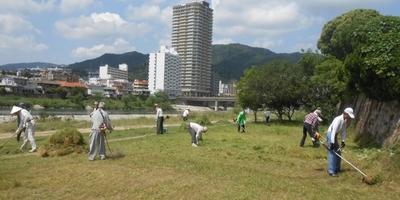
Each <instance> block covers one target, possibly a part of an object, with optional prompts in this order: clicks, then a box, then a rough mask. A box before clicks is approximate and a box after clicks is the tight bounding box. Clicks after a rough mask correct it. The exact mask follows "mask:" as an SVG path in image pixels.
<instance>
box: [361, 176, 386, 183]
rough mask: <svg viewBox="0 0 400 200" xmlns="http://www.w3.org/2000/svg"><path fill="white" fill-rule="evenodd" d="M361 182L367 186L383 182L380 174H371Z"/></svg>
mask: <svg viewBox="0 0 400 200" xmlns="http://www.w3.org/2000/svg"><path fill="white" fill-rule="evenodd" d="M362 180H363V182H364V183H366V184H368V185H376V184H380V183H382V182H383V179H382V176H381V175H380V174H372V175H370V176H367V177H364V178H363V179H362Z"/></svg>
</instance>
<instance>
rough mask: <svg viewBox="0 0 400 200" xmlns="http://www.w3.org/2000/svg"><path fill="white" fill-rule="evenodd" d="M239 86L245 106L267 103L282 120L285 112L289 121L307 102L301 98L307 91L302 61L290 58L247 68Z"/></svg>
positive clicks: (240, 97)
mask: <svg viewBox="0 0 400 200" xmlns="http://www.w3.org/2000/svg"><path fill="white" fill-rule="evenodd" d="M237 89H238V93H237V97H238V102H239V104H240V105H241V106H242V107H243V108H245V107H249V108H250V109H252V110H257V109H258V108H260V107H261V106H262V105H264V106H265V107H268V108H272V109H273V110H274V111H273V113H274V114H276V115H277V116H278V118H279V119H280V120H283V116H286V117H288V119H289V121H291V119H292V116H293V114H294V111H295V110H296V109H297V108H299V106H300V105H302V104H303V103H304V102H303V100H302V98H303V96H304V95H306V93H307V91H308V88H307V85H306V84H305V82H304V75H303V71H302V68H301V67H300V65H298V64H297V63H294V62H292V61H287V60H278V61H273V62H269V63H267V64H266V65H264V66H256V67H252V68H251V69H250V70H246V71H245V76H244V77H242V79H241V80H240V81H239V82H238V84H237Z"/></svg>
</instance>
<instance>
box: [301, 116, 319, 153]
mask: <svg viewBox="0 0 400 200" xmlns="http://www.w3.org/2000/svg"><path fill="white" fill-rule="evenodd" d="M320 114H321V110H316V111H315V112H311V113H308V114H307V115H306V116H305V117H304V123H303V137H302V138H301V141H300V146H301V147H304V142H305V141H306V138H307V133H308V134H309V135H310V137H311V140H312V141H313V146H314V147H315V148H318V147H319V144H318V142H317V141H316V134H315V133H318V132H319V130H318V116H319V115H320Z"/></svg>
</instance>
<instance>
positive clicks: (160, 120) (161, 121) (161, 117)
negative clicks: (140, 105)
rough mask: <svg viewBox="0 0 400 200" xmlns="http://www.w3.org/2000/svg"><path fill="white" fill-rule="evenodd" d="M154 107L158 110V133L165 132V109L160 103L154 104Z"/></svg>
mask: <svg viewBox="0 0 400 200" xmlns="http://www.w3.org/2000/svg"><path fill="white" fill-rule="evenodd" d="M153 108H154V109H155V110H156V123H157V132H156V133H157V134H163V133H164V115H163V110H162V109H161V108H160V107H159V106H158V104H154V106H153Z"/></svg>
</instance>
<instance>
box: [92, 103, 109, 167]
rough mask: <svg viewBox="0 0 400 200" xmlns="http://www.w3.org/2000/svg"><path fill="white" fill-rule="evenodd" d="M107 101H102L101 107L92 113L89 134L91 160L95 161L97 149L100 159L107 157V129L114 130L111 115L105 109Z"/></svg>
mask: <svg viewBox="0 0 400 200" xmlns="http://www.w3.org/2000/svg"><path fill="white" fill-rule="evenodd" d="M104 108H105V103H104V102H100V103H99V108H98V109H97V110H96V111H94V112H93V115H92V128H91V129H92V132H91V133H90V135H89V148H90V150H89V160H90V161H94V159H95V157H96V155H97V151H99V155H100V159H101V160H104V159H106V144H105V134H106V130H110V132H112V131H113V130H114V128H113V127H112V126H111V122H110V117H109V116H108V113H107V112H106V111H104V110H103V109H104Z"/></svg>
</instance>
